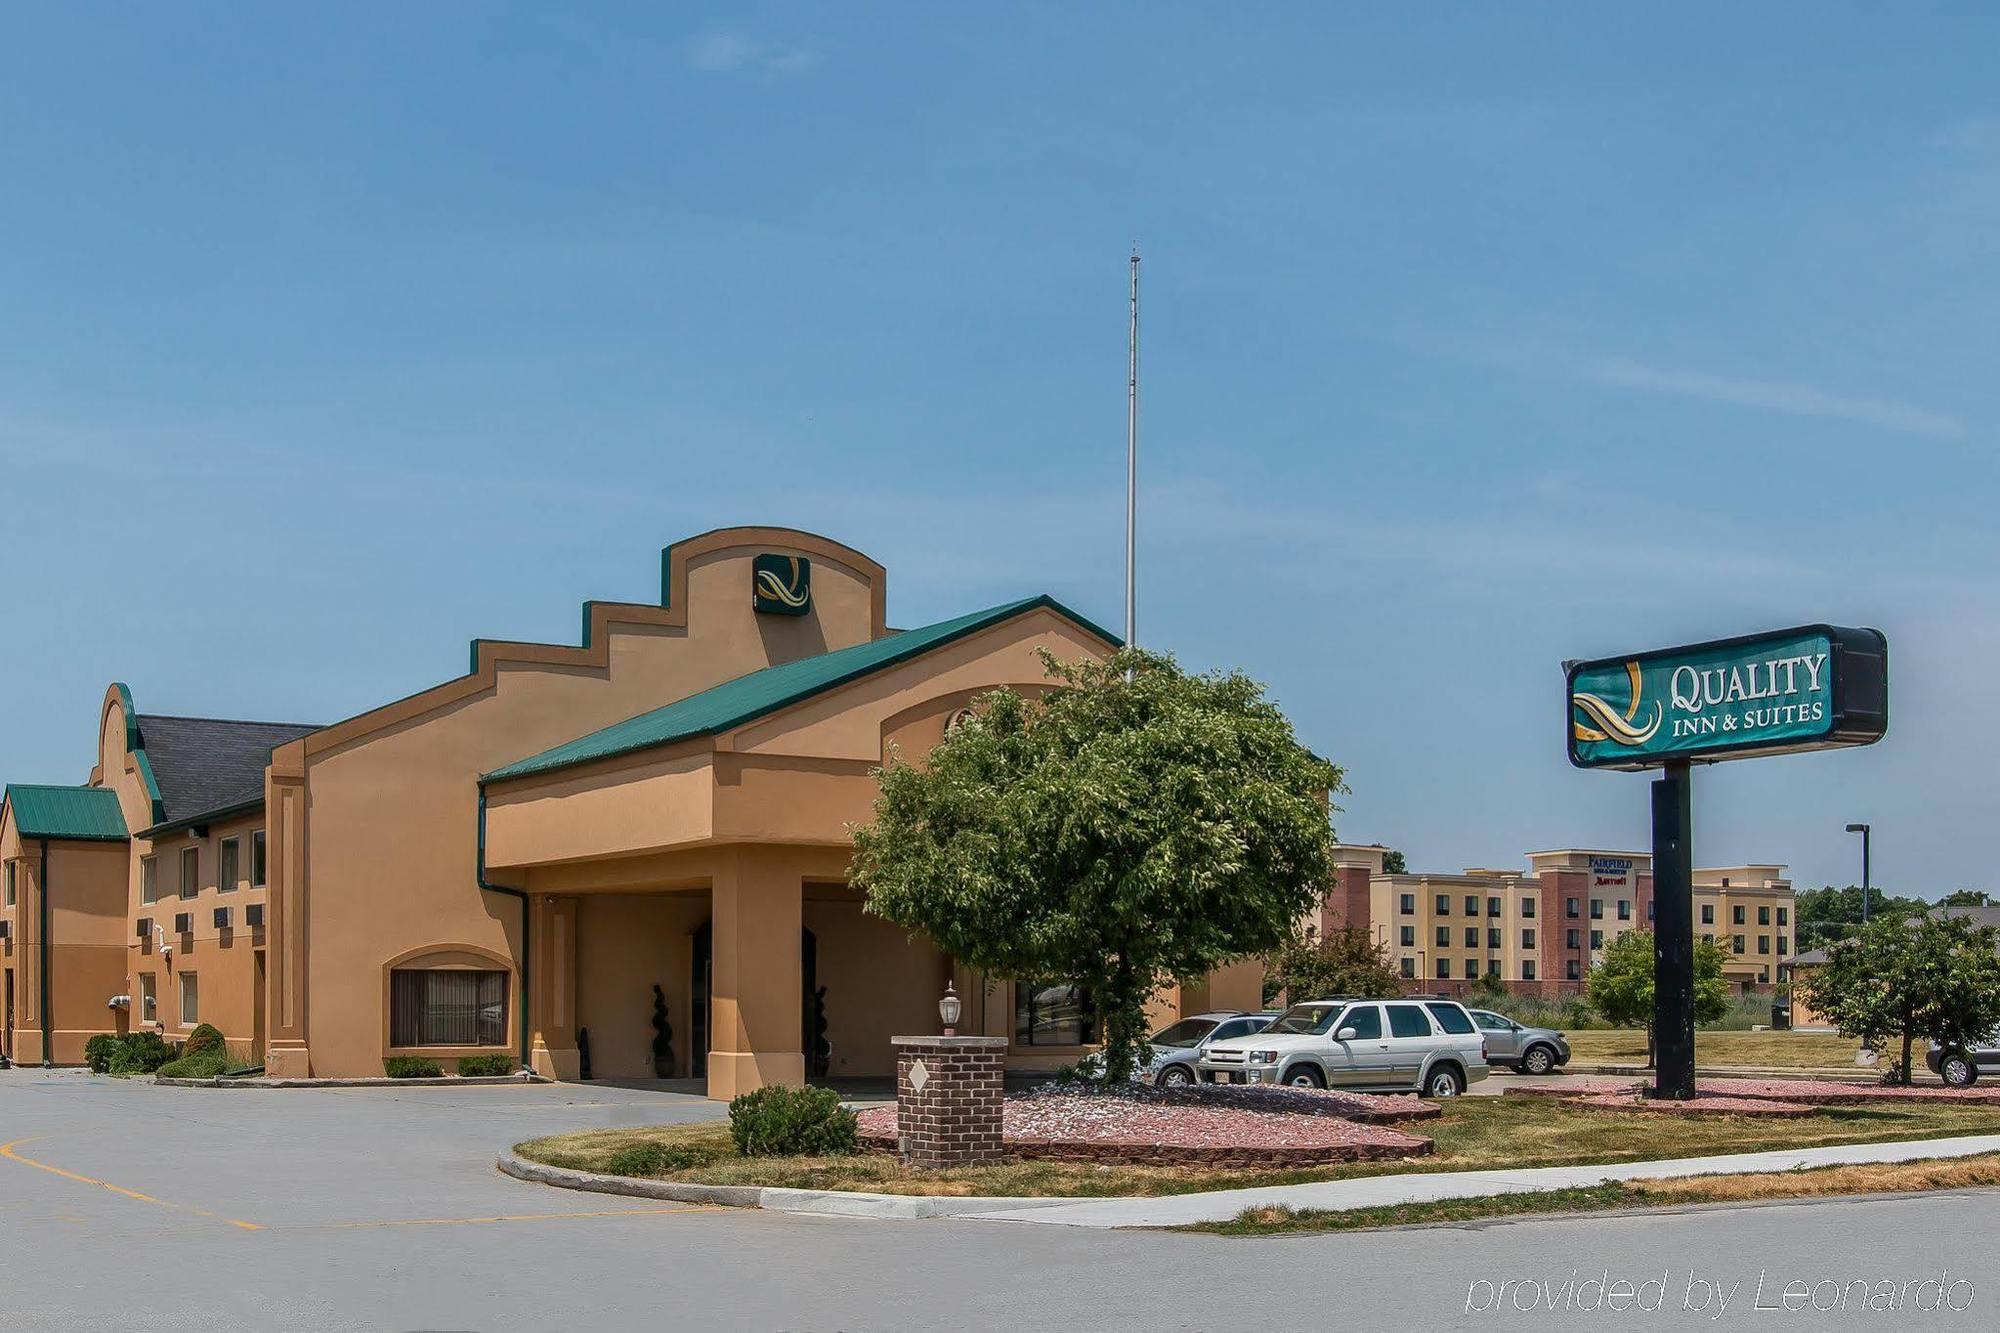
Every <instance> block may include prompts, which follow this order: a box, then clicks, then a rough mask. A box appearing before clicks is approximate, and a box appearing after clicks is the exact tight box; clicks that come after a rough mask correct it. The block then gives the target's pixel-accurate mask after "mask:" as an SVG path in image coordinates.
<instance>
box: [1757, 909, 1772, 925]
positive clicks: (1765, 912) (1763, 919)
mask: <svg viewBox="0 0 2000 1333" xmlns="http://www.w3.org/2000/svg"><path fill="white" fill-rule="evenodd" d="M1757 924H1758V925H1760V926H1768V925H1770V924H1771V909H1770V908H1768V907H1759V908H1758V909H1757Z"/></svg>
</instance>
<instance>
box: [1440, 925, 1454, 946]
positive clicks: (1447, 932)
mask: <svg viewBox="0 0 2000 1333" xmlns="http://www.w3.org/2000/svg"><path fill="white" fill-rule="evenodd" d="M1437 947H1438V948H1440V949H1449V948H1450V947H1451V927H1450V926H1439V927H1438V928H1437Z"/></svg>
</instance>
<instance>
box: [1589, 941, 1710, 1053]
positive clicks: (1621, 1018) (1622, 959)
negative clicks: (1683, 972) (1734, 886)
mask: <svg viewBox="0 0 2000 1333" xmlns="http://www.w3.org/2000/svg"><path fill="white" fill-rule="evenodd" d="M1722 960H1723V953H1722V949H1721V948H1720V947H1719V946H1717V945H1716V944H1715V943H1714V942H1713V941H1710V940H1703V939H1697V940H1696V941H1695V942H1694V1021H1695V1022H1697V1023H1713V1022H1715V1021H1716V1020H1717V1019H1719V1018H1721V1017H1723V1016H1724V1015H1726V1014H1727V1013H1728V1012H1729V983H1728V982H1727V981H1724V980H1723V979H1722ZM1584 995H1585V998H1587V999H1588V1000H1589V1001H1590V1007H1591V1008H1593V1009H1595V1010H1596V1011H1597V1012H1598V1013H1599V1014H1601V1015H1603V1017H1604V1021H1605V1022H1607V1023H1609V1024H1611V1025H1612V1026H1613V1027H1620V1028H1638V1027H1642V1028H1644V1029H1646V1067H1647V1068H1648V1069H1650V1068H1652V1066H1653V1063H1654V1061H1655V1059H1656V1058H1657V1055H1658V1043H1657V1039H1656V1036H1655V1034H1654V1032H1653V932H1652V931H1650V930H1628V931H1626V932H1625V933H1624V934H1623V935H1618V936H1614V937H1613V938H1612V939H1611V941H1610V942H1609V943H1607V944H1606V945H1605V946H1604V956H1603V958H1601V959H1600V960H1598V963H1597V965H1596V966H1595V967H1592V968H1591V969H1590V976H1589V977H1588V979H1587V980H1586V981H1585V982H1584Z"/></svg>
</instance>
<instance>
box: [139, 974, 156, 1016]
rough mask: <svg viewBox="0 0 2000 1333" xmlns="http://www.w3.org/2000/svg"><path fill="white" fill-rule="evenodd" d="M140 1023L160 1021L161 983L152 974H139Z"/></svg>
mask: <svg viewBox="0 0 2000 1333" xmlns="http://www.w3.org/2000/svg"><path fill="white" fill-rule="evenodd" d="M139 1021H140V1022H141V1023H157V1022H159V1021H160V988H159V982H158V979H157V978H156V977H154V975H153V974H152V973H151V972H141V973H140V974H139Z"/></svg>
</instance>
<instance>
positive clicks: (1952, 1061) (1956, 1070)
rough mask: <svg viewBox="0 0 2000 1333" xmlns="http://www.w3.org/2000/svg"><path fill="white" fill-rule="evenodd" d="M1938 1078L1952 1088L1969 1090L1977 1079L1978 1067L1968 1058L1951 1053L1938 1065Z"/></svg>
mask: <svg viewBox="0 0 2000 1333" xmlns="http://www.w3.org/2000/svg"><path fill="white" fill-rule="evenodd" d="M1938 1077H1939V1078H1941V1079H1943V1080H1944V1081H1945V1082H1946V1083H1947V1084H1948V1085H1950V1086H1951V1087H1954V1088H1969V1087H1971V1086H1972V1085H1973V1083H1974V1082H1975V1081H1976V1080H1977V1079H1978V1078H1979V1066H1978V1065H1975V1064H1973V1063H1972V1060H1971V1058H1970V1057H1969V1056H1966V1055H1963V1054H1960V1053H1959V1052H1957V1051H1953V1052H1952V1053H1951V1054H1950V1055H1947V1056H1946V1057H1945V1058H1944V1059H1943V1060H1942V1061H1941V1062H1940V1063H1939V1064H1938Z"/></svg>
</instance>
